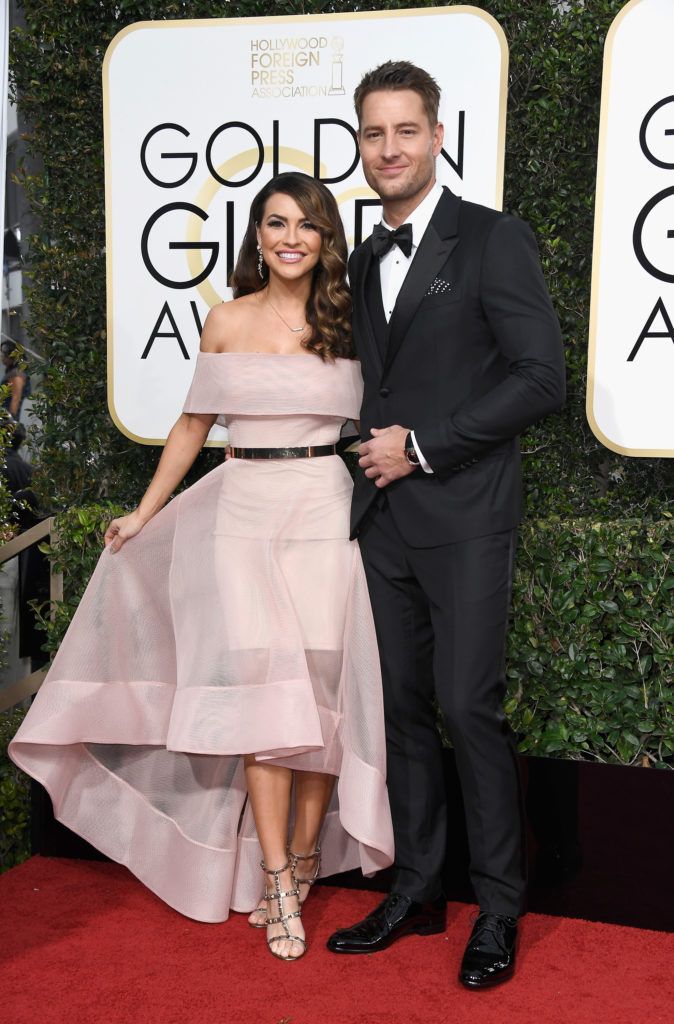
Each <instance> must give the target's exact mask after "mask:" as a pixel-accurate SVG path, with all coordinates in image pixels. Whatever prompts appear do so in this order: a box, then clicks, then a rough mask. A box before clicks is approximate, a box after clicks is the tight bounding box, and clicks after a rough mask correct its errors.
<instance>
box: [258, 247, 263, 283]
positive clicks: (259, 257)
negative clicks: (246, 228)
mask: <svg viewBox="0 0 674 1024" xmlns="http://www.w3.org/2000/svg"><path fill="white" fill-rule="evenodd" d="M263 266H264V257H263V255H262V246H261V245H260V244H259V242H258V246H257V272H258V274H259V275H260V277H262V278H263V277H264V274H263V272H262V268H263Z"/></svg>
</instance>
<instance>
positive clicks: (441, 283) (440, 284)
mask: <svg viewBox="0 0 674 1024" xmlns="http://www.w3.org/2000/svg"><path fill="white" fill-rule="evenodd" d="M451 290H452V286H451V284H450V283H449V281H445V280H444V279H443V278H442V277H436V279H435V281H433V283H432V285H431V286H430V288H429V289H428V291H427V292H426V295H442V293H443V292H451Z"/></svg>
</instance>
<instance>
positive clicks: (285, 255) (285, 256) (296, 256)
mask: <svg viewBox="0 0 674 1024" xmlns="http://www.w3.org/2000/svg"><path fill="white" fill-rule="evenodd" d="M276 255H277V256H278V257H279V259H281V260H283V261H284V262H285V263H297V262H298V261H299V260H301V259H302V258H303V254H302V253H301V252H279V253H277V254H276Z"/></svg>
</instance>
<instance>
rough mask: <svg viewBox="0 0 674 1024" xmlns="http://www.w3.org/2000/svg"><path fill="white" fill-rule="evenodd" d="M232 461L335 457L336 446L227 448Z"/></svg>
mask: <svg viewBox="0 0 674 1024" xmlns="http://www.w3.org/2000/svg"><path fill="white" fill-rule="evenodd" d="M228 451H229V454H230V455H231V456H232V458H233V459H315V458H316V457H317V456H320V455H336V454H337V445H336V444H312V445H308V446H307V447H306V448H231V447H230V448H229V449H228Z"/></svg>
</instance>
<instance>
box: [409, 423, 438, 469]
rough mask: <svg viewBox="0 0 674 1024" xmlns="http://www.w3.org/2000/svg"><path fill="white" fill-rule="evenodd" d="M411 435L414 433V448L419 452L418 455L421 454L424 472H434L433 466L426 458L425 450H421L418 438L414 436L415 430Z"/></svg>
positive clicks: (420, 463)
mask: <svg viewBox="0 0 674 1024" xmlns="http://www.w3.org/2000/svg"><path fill="white" fill-rule="evenodd" d="M411 435H412V444H413V445H414V450H415V452H416V453H417V455H418V456H419V465H420V466H421V468H422V469H423V471H424V473H432V472H433V470H432V469H431V467H430V466H429V465H428V463H427V462H426V459H425V458H424V455H423V452H422V451H421V448H420V447H419V445H418V444H417V439H416V437H415V436H414V431H413V430H412V431H411Z"/></svg>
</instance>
